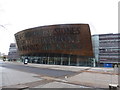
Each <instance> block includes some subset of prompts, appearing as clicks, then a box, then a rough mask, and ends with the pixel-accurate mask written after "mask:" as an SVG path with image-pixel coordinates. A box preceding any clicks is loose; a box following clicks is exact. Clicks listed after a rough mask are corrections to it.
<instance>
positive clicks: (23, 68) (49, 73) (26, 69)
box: [0, 63, 75, 77]
mask: <svg viewBox="0 0 120 90" xmlns="http://www.w3.org/2000/svg"><path fill="white" fill-rule="evenodd" d="M0 67H4V68H9V69H16V70H20V71H24V72H29V73H34V74H39V75H45V76H50V77H62V76H65V75H70V74H75V72H73V71H64V70H53V69H47V68H37V67H30V66H27V65H15V64H10V63H0Z"/></svg>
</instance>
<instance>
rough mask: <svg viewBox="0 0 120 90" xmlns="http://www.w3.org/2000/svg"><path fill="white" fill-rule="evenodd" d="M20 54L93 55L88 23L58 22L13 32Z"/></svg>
mask: <svg viewBox="0 0 120 90" xmlns="http://www.w3.org/2000/svg"><path fill="white" fill-rule="evenodd" d="M15 38H16V43H17V46H18V50H19V53H20V55H39V54H42V53H48V54H50V53H52V54H68V55H79V56H90V57H92V56H93V51H92V42H91V34H90V28H89V25H88V24H60V25H50V26H41V27H35V28H30V29H26V30H23V31H20V32H18V33H16V34H15Z"/></svg>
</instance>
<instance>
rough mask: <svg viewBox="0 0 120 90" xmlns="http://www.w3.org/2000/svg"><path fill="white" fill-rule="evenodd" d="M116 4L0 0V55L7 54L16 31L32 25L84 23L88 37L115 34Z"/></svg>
mask: <svg viewBox="0 0 120 90" xmlns="http://www.w3.org/2000/svg"><path fill="white" fill-rule="evenodd" d="M118 1H119V0H0V52H2V53H6V54H7V53H8V50H9V45H10V43H12V42H15V38H14V34H15V33H16V32H18V31H21V30H24V29H27V28H31V27H36V26H43V25H52V24H69V23H88V24H90V28H91V33H92V35H93V34H105V33H118ZM1 25H3V26H4V27H3V26H1Z"/></svg>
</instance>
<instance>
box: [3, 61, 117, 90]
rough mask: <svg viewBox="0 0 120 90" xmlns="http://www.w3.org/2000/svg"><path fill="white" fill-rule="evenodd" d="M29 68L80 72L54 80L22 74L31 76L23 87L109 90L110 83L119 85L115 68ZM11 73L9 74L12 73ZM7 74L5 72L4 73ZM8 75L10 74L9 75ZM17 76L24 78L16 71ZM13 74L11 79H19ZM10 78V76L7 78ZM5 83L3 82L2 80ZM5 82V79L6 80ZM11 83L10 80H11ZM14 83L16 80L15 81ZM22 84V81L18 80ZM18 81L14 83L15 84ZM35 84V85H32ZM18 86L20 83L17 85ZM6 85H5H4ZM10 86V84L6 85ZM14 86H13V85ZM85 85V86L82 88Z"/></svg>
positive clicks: (38, 65)
mask: <svg viewBox="0 0 120 90" xmlns="http://www.w3.org/2000/svg"><path fill="white" fill-rule="evenodd" d="M5 63H11V64H21V65H24V64H23V63H21V62H5ZM27 66H31V67H38V68H49V69H57V70H68V71H75V72H78V73H77V74H75V75H72V76H68V77H67V78H64V77H61V78H53V77H44V76H39V75H36V74H32V75H31V74H29V75H30V76H29V75H28V73H26V74H25V72H24V74H23V72H22V73H21V74H22V76H23V75H24V76H27V75H28V76H29V77H25V78H26V79H28V80H25V81H28V82H25V81H24V82H22V81H21V85H26V86H28V87H30V85H31V86H32V85H33V84H34V83H37V84H36V85H33V87H34V88H50V87H51V88H60V87H61V88H65V87H66V88H67V87H70V88H72V87H73V88H75V87H76V88H82V87H84V85H85V86H88V87H94V88H95V87H97V88H108V85H109V84H110V83H113V84H117V83H118V75H117V74H116V73H114V69H113V68H93V67H77V66H60V65H43V64H30V63H29V64H27ZM10 72H11V71H10ZM10 72H9V73H10ZM4 73H5V72H4ZM9 73H8V74H9ZM15 73H16V76H17V75H18V77H19V78H24V77H22V76H21V77H20V76H19V75H21V74H20V73H18V71H15ZM12 75H13V74H11V75H10V76H11V78H12V79H13V78H17V77H15V76H14V77H12ZM6 77H9V76H6ZM2 81H3V80H2ZM4 81H5V79H4ZM9 81H10V80H9ZM13 81H14V80H13ZM18 81H19V82H20V80H18ZM29 81H31V82H29ZM15 82H16V80H15V81H14V84H15ZM32 82H34V83H32ZM16 84H18V83H16ZM4 85H5V83H4ZM6 85H8V83H6ZM11 85H13V84H11ZM82 85H83V86H82Z"/></svg>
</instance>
